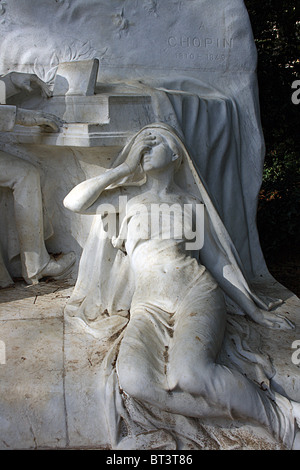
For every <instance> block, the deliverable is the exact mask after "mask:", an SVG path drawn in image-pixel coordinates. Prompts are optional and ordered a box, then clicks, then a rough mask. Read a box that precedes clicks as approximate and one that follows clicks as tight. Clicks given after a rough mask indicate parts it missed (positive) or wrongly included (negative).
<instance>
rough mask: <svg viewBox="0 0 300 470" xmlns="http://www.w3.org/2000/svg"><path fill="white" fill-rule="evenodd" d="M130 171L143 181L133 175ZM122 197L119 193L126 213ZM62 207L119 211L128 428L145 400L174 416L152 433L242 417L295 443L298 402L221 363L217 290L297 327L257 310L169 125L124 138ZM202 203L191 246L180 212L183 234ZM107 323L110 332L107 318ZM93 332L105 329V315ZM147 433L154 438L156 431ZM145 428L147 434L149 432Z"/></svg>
mask: <svg viewBox="0 0 300 470" xmlns="http://www.w3.org/2000/svg"><path fill="white" fill-rule="evenodd" d="M182 165H187V166H188V167H189V170H190V171H191V172H192V173H193V175H194V178H195V180H196V182H197V185H198V189H199V197H198V198H196V197H195V196H193V195H191V194H189V193H188V192H187V191H186V189H185V188H182V187H180V186H178V185H177V184H176V182H175V180H174V178H175V173H176V170H177V171H181V166H182ZM137 174H138V175H139V178H138V181H135V182H133V181H132V178H134V176H135V175H137ZM130 180H131V181H130ZM121 197H126V208H125V213H124V212H123V214H121V211H120V198H121ZM64 205H65V206H66V207H67V208H68V209H70V210H72V211H74V212H79V213H81V214H92V215H96V216H98V220H101V218H102V217H103V218H104V217H106V216H107V215H106V214H107V212H108V211H109V210H111V212H112V214H116V213H118V214H119V217H120V220H119V227H120V228H119V232H118V233H117V234H116V235H117V236H112V239H111V243H112V244H113V246H114V249H115V250H120V251H121V253H122V254H123V255H124V254H125V263H126V269H127V270H128V273H127V274H126V275H125V274H124V268H122V267H120V271H119V274H118V273H116V272H115V273H114V276H120V279H118V280H119V283H118V280H117V282H116V285H115V286H114V287H115V288H117V290H118V295H120V290H122V291H123V295H125V296H126V297H127V302H128V305H129V309H128V310H129V313H128V312H127V316H126V317H122V316H121V323H122V322H123V323H122V327H123V330H122V331H121V332H120V331H118V329H119V325H118V326H115V333H118V334H119V335H118V336H119V339H118V343H119V344H118V350H117V351H115V354H116V357H115V360H114V362H115V365H114V366H113V369H114V373H115V376H116V383H117V387H118V388H119V394H120V395H121V396H122V398H123V401H124V403H126V401H127V400H131V406H130V407H129V411H128V410H127V416H126V414H125V413H124V411H123V410H122V409H121V410H120V405H116V414H117V415H118V413H119V414H120V416H121V417H122V418H123V419H124V420H125V421H126V425H127V429H130V428H132V425H131V423H130V421H134V420H135V413H134V412H132V407H134V403H135V402H136V403H137V404H138V407H143V406H144V405H145V413H144V416H145V415H147V407H149V406H150V407H152V406H153V407H155V408H157V409H158V410H161V411H162V412H167V413H168V414H169V415H170V416H172V418H170V419H168V420H166V421H164V417H163V419H162V420H161V422H160V423H159V425H158V424H156V430H159V429H166V430H168V431H176V429H177V427H178V422H177V421H178V420H179V421H180V416H185V417H190V418H201V419H202V420H207V419H216V418H225V419H229V420H230V419H235V418H239V419H245V420H248V421H252V422H253V421H254V422H257V423H259V424H260V425H261V426H264V427H265V428H267V430H268V431H269V432H270V433H271V434H272V435H274V436H275V437H276V439H278V440H279V441H281V442H282V443H283V445H284V446H286V447H287V448H291V447H292V446H293V443H294V439H295V434H296V432H297V431H296V430H297V424H296V423H297V421H296V420H297V419H298V421H299V416H300V415H299V412H300V405H299V404H298V403H295V402H294V403H293V402H291V401H289V400H288V399H287V398H285V397H283V396H281V395H279V394H278V393H276V392H272V390H268V392H266V391H262V390H261V389H260V388H259V387H258V386H257V385H256V384H254V383H252V382H251V381H250V380H249V379H247V378H245V377H244V375H242V374H241V373H239V372H237V371H236V370H234V369H229V368H228V367H227V366H225V365H224V364H222V363H221V362H218V361H217V357H218V354H219V352H220V349H221V347H222V343H223V339H224V334H225V328H226V305H225V301H224V297H223V293H222V291H224V292H226V294H227V295H228V296H229V297H231V298H232V299H233V300H234V301H235V302H236V303H237V304H238V305H239V306H240V307H241V309H242V310H243V311H244V312H245V314H246V315H247V316H248V317H249V318H250V319H252V320H253V321H254V322H257V323H259V324H261V325H263V326H266V327H271V328H283V329H285V328H292V327H293V325H291V323H290V322H289V321H288V320H287V319H285V318H283V317H281V316H278V315H276V314H275V313H273V312H268V311H267V310H264V309H263V308H261V301H259V299H258V298H257V297H256V296H255V295H254V294H252V293H251V290H250V289H249V288H248V287H247V281H246V279H245V278H244V276H243V274H242V271H241V269H240V267H239V260H238V258H237V255H236V253H235V251H234V249H233V246H232V244H231V243H230V240H229V236H228V234H227V233H226V229H225V227H224V226H223V225H222V222H221V220H220V218H219V217H218V214H217V212H216V210H215V209H214V207H213V205H212V203H211V201H210V198H209V195H208V193H207V192H206V190H205V188H204V184H203V182H202V181H201V177H199V176H198V174H197V173H196V172H195V170H194V167H193V162H192V160H191V158H190V156H189V155H188V152H187V151H186V149H185V147H184V144H183V143H182V141H181V139H180V138H179V136H178V135H177V134H176V132H175V131H174V129H172V128H171V127H170V126H168V125H166V124H163V123H157V124H152V125H149V126H146V127H145V128H143V129H142V130H141V131H140V132H138V133H137V134H136V135H135V136H134V137H133V138H132V139H131V140H130V142H129V143H128V144H127V145H126V146H125V148H124V150H123V151H122V152H121V154H120V156H119V158H118V160H117V162H116V163H115V165H114V167H113V168H111V169H110V170H108V171H106V172H104V173H103V174H102V175H100V176H97V177H94V178H91V179H88V180H87V181H84V182H82V183H80V184H79V185H78V186H76V187H75V188H74V189H73V190H72V191H71V192H70V193H69V194H68V195H67V196H66V198H65V200H64ZM157 205H158V207H159V208H160V210H161V219H162V221H161V223H160V222H158V221H156V223H154V224H151V223H150V219H151V217H150V216H151V214H152V213H153V210H154V208H155V207H157ZM197 205H202V206H203V205H204V207H205V212H206V215H205V216H204V217H203V219H202V220H201V222H202V224H204V234H205V235H204V240H203V246H202V247H201V249H200V250H199V249H198V250H193V251H191V250H190V249H188V245H187V243H188V241H189V240H188V239H187V238H186V237H185V236H184V233H183V231H182V215H183V213H184V209H185V208H186V207H191V208H192V209H191V211H190V212H189V218H188V217H187V218H185V219H184V224H185V228H186V229H187V231H185V233H191V232H192V230H191V227H192V226H193V225H195V217H196V208H197ZM121 217H122V218H121ZM193 219H194V220H193ZM166 221H167V222H168V223H165V222H166ZM170 222H171V223H170ZM198 222H199V221H198ZM186 224H189V227H188V228H187V227H186ZM171 225H172V227H173V232H172V233H171V231H170V230H169V229H170V226H171ZM196 225H197V224H196ZM198 227H199V223H198ZM176 234H177V236H176ZM110 235H111V234H110ZM110 235H108V237H106V238H105V237H103V238H102V237H101V227H100V226H99V231H98V235H97V234H96V232H95V236H96V237H97V236H98V237H99V238H102V241H103V243H109V237H110ZM196 237H197V234H196ZM193 247H194V246H193ZM197 247H200V245H198V246H196V248H197ZM199 251H200V256H199ZM91 255H92V253H91V252H90V253H89V259H91ZM123 259H124V258H123ZM91 264H92V261H91ZM121 264H122V262H121ZM81 267H82V269H83V270H84V271H83V272H82V273H79V276H80V277H81V278H82V277H86V279H87V282H88V283H90V277H89V273H90V272H91V269H89V266H88V260H87V264H82V266H81ZM228 273H229V275H228ZM111 275H112V273H111V272H109V270H108V269H107V266H105V271H104V272H103V273H102V276H103V277H105V278H106V280H107V278H109V277H110V276H111ZM103 285H104V283H103V281H102V280H101V279H100V281H98V284H97V286H94V288H95V289H97V288H98V289H100V290H101V289H102V288H103ZM81 288H82V286H81ZM75 290H76V287H75ZM110 295H113V292H112V291H111V292H110ZM101 313H102V312H101ZM119 317H120V313H119ZM111 318H112V319H113V316H112V317H111ZM124 322H125V323H126V324H125V325H124ZM102 324H103V328H104V329H105V328H106V324H105V319H104V320H103V323H102ZM93 327H94V328H95V325H94V326H93ZM97 328H99V329H100V330H101V328H102V325H101V319H100V320H99V321H98V325H97ZM110 354H111V351H110V352H109V354H108V355H110ZM111 359H112V358H111V357H110V358H109V360H110V361H111ZM109 360H108V361H107V362H106V361H105V366H106V367H107V366H108V362H109ZM105 366H103V367H105ZM106 373H107V371H106ZM107 380H108V379H107ZM102 386H103V384H102ZM104 388H105V387H104ZM123 406H124V407H126V405H123ZM107 413H108V414H110V413H111V410H109V411H107ZM118 419H120V417H118V418H116V420H117V421H118ZM170 422H172V424H171V425H170ZM115 426H116V424H115V423H114V424H113V425H112V428H115ZM148 431H149V434H150V435H152V434H151V433H153V428H150V429H149V430H148ZM150 431H151V432H150ZM181 432H183V433H184V429H183V430H181ZM110 434H111V435H112V434H113V432H112V431H111V429H110ZM145 434H147V433H145V430H144V433H143V436H144V439H147V437H145ZM152 437H153V436H152ZM115 439H116V441H115V442H113V443H112V445H113V446H116V447H115V448H126V446H128V445H129V446H130V442H132V441H133V440H134V436H133V435H132V434H130V432H128V434H127V435H126V436H125V437H124V436H123V439H122V436H120V435H117V436H116V437H115ZM136 442H137V437H136V436H135V445H136ZM124 445H125V447H124ZM129 448H130V447H129Z"/></svg>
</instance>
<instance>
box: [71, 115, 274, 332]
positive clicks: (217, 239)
mask: <svg viewBox="0 0 300 470" xmlns="http://www.w3.org/2000/svg"><path fill="white" fill-rule="evenodd" d="M147 129H149V130H150V129H152V130H158V131H159V132H160V133H161V134H162V135H165V136H166V137H167V138H169V137H170V138H171V139H173V141H175V142H176V144H177V147H178V148H179V149H180V151H181V157H182V163H181V168H180V171H178V172H177V173H176V175H177V179H178V181H176V182H177V184H179V185H181V186H182V187H183V188H184V189H185V190H186V191H187V192H190V193H191V194H193V195H195V196H196V197H197V198H198V199H199V200H200V201H201V202H202V203H203V204H204V205H205V208H206V211H205V219H204V224H205V226H204V233H205V235H204V245H203V248H202V249H201V251H200V259H201V263H202V264H204V265H205V266H206V268H207V269H208V270H209V271H210V272H211V274H212V275H213V276H214V278H215V279H216V281H217V282H218V283H219V284H220V286H221V287H222V288H223V290H224V292H225V294H226V295H227V296H228V299H230V298H231V297H232V295H231V294H232V292H233V291H234V290H235V291H238V297H239V298H241V305H238V306H237V308H238V309H239V310H240V313H243V298H247V299H251V300H252V301H253V302H254V303H253V305H257V306H259V307H260V308H263V309H265V310H268V309H270V308H272V307H273V306H274V303H272V302H271V301H269V300H268V299H262V298H260V297H258V296H257V295H256V294H255V293H254V292H253V291H252V290H251V288H250V286H249V283H248V282H247V279H246V275H245V270H244V268H243V265H242V262H241V260H240V257H239V254H238V252H237V250H236V248H235V246H234V244H233V242H232V240H231V238H230V236H229V234H228V231H227V230H226V228H225V226H224V224H223V222H222V220H221V218H220V216H219V214H218V212H217V210H216V208H215V206H214V204H213V202H212V198H211V196H210V195H209V192H208V189H207V188H206V185H205V182H204V181H203V179H202V177H201V175H200V174H199V172H198V171H196V169H195V165H194V163H193V161H192V159H191V157H190V155H189V153H188V151H187V150H186V147H185V145H184V144H183V139H182V137H181V136H180V135H179V133H178V132H177V131H175V129H174V128H172V127H171V126H169V125H168V124H166V123H160V122H158V123H153V124H149V125H147V126H145V127H143V128H142V129H141V130H140V131H139V132H138V133H136V134H135V136H134V137H132V138H131V139H130V141H129V142H128V143H127V145H125V147H124V148H123V150H122V151H121V153H120V154H119V155H118V157H117V158H116V160H115V162H114V164H113V167H116V166H118V165H120V164H121V163H122V162H124V161H125V159H126V157H127V155H128V154H129V152H130V150H131V148H132V146H133V144H134V142H135V139H136V138H137V137H138V136H139V135H140V133H141V132H143V131H145V130H147ZM144 182H145V177H144V175H143V174H142V172H141V170H137V171H136V172H135V174H134V175H132V176H131V177H129V178H126V179H125V180H123V181H121V182H119V183H118V186H125V185H127V184H136V185H142V184H143V183H144ZM111 188H112V187H111ZM105 217H109V215H108V216H105ZM104 222H105V221H104V220H103V219H102V216H100V215H96V216H94V221H93V225H92V228H91V231H90V234H89V237H88V240H87V242H86V245H85V247H84V250H83V253H82V257H81V260H80V265H79V273H78V279H77V282H76V286H75V289H74V292H73V294H72V296H71V298H70V301H69V302H68V304H67V307H66V311H67V313H68V314H70V315H71V316H78V317H80V318H82V319H83V320H84V321H85V322H87V323H88V324H89V325H90V326H91V325H92V324H93V326H96V324H98V320H100V319H102V320H106V322H107V319H108V318H109V317H111V316H114V315H116V314H117V315H118V316H120V312H123V315H126V314H127V312H128V311H129V310H130V304H131V298H132V295H133V290H134V280H133V276H132V273H131V270H130V265H129V261H128V259H127V257H126V256H125V255H124V253H122V252H121V251H120V250H117V249H116V248H114V246H113V245H112V243H111V240H110V239H109V237H108V236H107V234H106V232H105V231H104ZM119 225H120V224H119ZM124 279H126V282H125V283H124ZM232 305H233V304H232ZM99 327H100V328H102V327H104V325H103V324H102V325H101V324H99Z"/></svg>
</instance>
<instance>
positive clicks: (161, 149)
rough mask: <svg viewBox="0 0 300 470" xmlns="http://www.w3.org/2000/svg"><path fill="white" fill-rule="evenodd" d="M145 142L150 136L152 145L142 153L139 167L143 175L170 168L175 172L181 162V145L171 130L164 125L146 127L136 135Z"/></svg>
mask: <svg viewBox="0 0 300 470" xmlns="http://www.w3.org/2000/svg"><path fill="white" fill-rule="evenodd" d="M143 135H144V136H145V141H147V139H149V136H151V137H152V138H154V139H153V141H152V144H151V145H150V146H147V147H146V148H145V150H144V151H143V154H142V158H141V166H142V169H143V171H144V172H145V173H148V172H151V171H162V170H164V169H166V168H172V170H173V171H174V172H176V171H177V170H178V169H179V167H180V164H181V162H182V154H183V151H182V143H181V142H180V140H179V138H178V137H177V136H176V134H175V133H174V131H173V130H171V128H169V126H166V125H164V124H162V125H159V124H156V125H152V126H147V127H146V128H144V129H143V130H142V131H140V132H139V133H138V136H139V139H140V138H141V137H142V136H143Z"/></svg>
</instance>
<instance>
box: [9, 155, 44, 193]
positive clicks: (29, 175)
mask: <svg viewBox="0 0 300 470" xmlns="http://www.w3.org/2000/svg"><path fill="white" fill-rule="evenodd" d="M26 187H28V188H30V190H31V191H32V190H34V189H35V188H37V189H38V190H40V173H39V171H38V169H37V168H36V167H35V166H34V165H32V164H31V163H29V162H25V161H23V162H21V163H20V168H18V171H17V172H16V178H15V182H14V186H13V189H14V190H17V189H19V188H22V189H25V188H26Z"/></svg>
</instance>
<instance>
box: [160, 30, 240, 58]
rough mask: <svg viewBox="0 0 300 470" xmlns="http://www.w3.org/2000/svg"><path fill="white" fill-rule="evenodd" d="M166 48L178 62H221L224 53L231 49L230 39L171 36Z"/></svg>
mask: <svg viewBox="0 0 300 470" xmlns="http://www.w3.org/2000/svg"><path fill="white" fill-rule="evenodd" d="M167 42H168V48H169V49H171V50H174V52H175V55H176V59H178V60H185V59H188V60H192V61H193V60H200V61H205V62H206V63H207V62H212V61H214V62H215V61H217V62H223V61H225V59H226V52H227V51H229V50H231V49H232V48H233V44H234V41H233V38H232V37H227V38H226V37H212V36H201V37H200V36H186V35H184V34H182V35H175V34H174V35H172V36H169V37H168V39H167Z"/></svg>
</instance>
